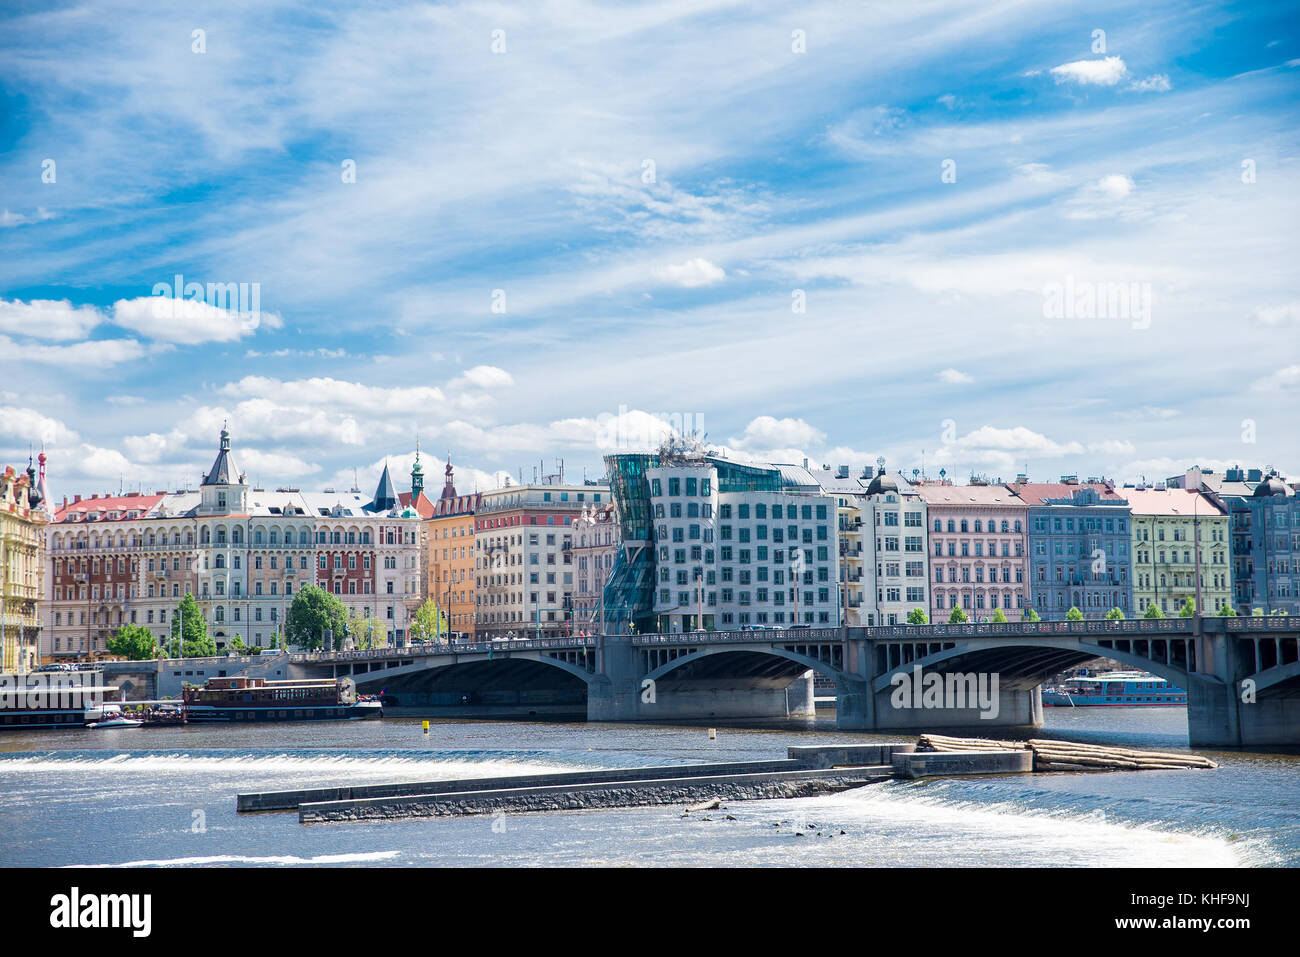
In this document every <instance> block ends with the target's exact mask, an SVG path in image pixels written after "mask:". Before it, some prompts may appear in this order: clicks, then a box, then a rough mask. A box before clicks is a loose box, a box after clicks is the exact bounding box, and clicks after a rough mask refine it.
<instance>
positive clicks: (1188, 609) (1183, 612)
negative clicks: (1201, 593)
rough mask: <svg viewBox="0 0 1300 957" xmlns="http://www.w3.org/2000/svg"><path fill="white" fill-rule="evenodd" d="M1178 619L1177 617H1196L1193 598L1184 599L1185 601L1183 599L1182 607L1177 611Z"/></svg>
mask: <svg viewBox="0 0 1300 957" xmlns="http://www.w3.org/2000/svg"><path fill="white" fill-rule="evenodd" d="M1178 617H1179V618H1195V617H1196V599H1195V598H1185V599H1183V605H1182V607H1181V608H1179V609H1178Z"/></svg>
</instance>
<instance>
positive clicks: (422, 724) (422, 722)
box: [420, 721, 429, 734]
mask: <svg viewBox="0 0 1300 957" xmlns="http://www.w3.org/2000/svg"><path fill="white" fill-rule="evenodd" d="M420 725H421V727H423V728H424V733H425V734H428V733H429V722H428V721H421V722H420Z"/></svg>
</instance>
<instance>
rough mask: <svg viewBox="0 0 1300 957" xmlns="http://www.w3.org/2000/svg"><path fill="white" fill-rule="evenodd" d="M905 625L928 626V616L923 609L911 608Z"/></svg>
mask: <svg viewBox="0 0 1300 957" xmlns="http://www.w3.org/2000/svg"><path fill="white" fill-rule="evenodd" d="M907 623H908V624H909V625H928V624H929V623H930V616H929V615H927V614H926V613H925V609H924V608H913V609H912V610H911V611H909V612H908V613H907Z"/></svg>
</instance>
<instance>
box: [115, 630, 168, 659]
mask: <svg viewBox="0 0 1300 957" xmlns="http://www.w3.org/2000/svg"><path fill="white" fill-rule="evenodd" d="M108 650H109V651H111V652H112V653H113V654H115V655H121V656H122V657H123V658H126V659H127V660H128V661H148V660H150V659H152V658H157V657H158V642H157V640H156V639H155V638H154V636H153V632H152V631H150V630H149V629H148V628H144V627H142V626H140V625H123V626H122V627H121V628H119V629H118V630H117V634H115V635H114V636H113V637H112V638H110V639H108Z"/></svg>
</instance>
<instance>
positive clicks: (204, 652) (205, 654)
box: [176, 592, 217, 658]
mask: <svg viewBox="0 0 1300 957" xmlns="http://www.w3.org/2000/svg"><path fill="white" fill-rule="evenodd" d="M176 614H178V615H180V616H181V634H180V638H181V655H182V656H183V657H185V658H210V657H212V656H213V655H215V654H216V653H217V643H216V642H215V641H213V640H212V637H211V636H210V635H209V634H208V623H207V622H206V621H204V620H203V611H202V610H201V609H200V608H199V603H198V601H196V600H195V598H194V596H193V595H191V594H190V593H189V592H186V593H185V597H184V598H182V599H181V603H180V606H179V607H178V608H177V609H176Z"/></svg>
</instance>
